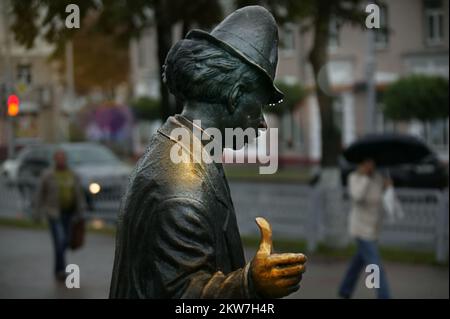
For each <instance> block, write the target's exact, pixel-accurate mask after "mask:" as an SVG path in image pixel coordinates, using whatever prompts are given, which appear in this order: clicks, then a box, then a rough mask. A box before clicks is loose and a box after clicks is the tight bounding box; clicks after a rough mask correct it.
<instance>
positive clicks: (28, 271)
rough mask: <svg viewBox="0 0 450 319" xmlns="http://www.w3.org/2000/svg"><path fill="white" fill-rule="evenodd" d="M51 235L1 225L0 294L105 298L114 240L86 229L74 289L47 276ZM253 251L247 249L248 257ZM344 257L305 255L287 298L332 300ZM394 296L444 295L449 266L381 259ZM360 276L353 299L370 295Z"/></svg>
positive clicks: (75, 257) (74, 258) (75, 259)
mask: <svg viewBox="0 0 450 319" xmlns="http://www.w3.org/2000/svg"><path fill="white" fill-rule="evenodd" d="M50 244H51V242H50V235H49V234H48V233H47V231H44V230H30V229H19V228H13V227H4V226H0V298H107V296H108V291H109V282H110V278H111V271H112V263H113V254H114V238H113V237H112V236H108V235H101V234H92V233H88V235H87V238H86V246H85V247H84V249H82V250H80V251H77V252H70V253H69V255H68V262H69V263H76V264H78V265H79V267H80V273H81V278H80V282H81V283H80V285H81V287H80V288H79V289H67V288H66V287H65V285H64V284H63V283H62V284H61V283H57V282H55V280H54V279H53V276H52V251H51V249H52V247H51V245H50ZM253 253H254V251H253V250H251V249H247V250H246V255H247V257H251V256H252V255H253ZM346 266H347V261H344V260H330V259H324V258H319V257H317V258H314V257H310V258H309V262H308V270H307V273H306V274H305V275H304V279H303V285H302V288H301V289H300V291H299V292H297V293H296V294H294V295H292V296H290V297H291V298H336V290H337V286H338V285H339V282H340V280H341V278H342V275H343V273H344V271H345V268H346ZM385 267H386V271H387V274H388V277H389V280H390V285H391V289H392V294H393V296H394V297H395V298H449V281H448V280H449V269H448V267H435V266H430V265H409V264H403V263H392V262H389V263H386V264H385ZM363 283H364V282H363V280H361V282H360V284H359V288H358V290H357V292H356V295H355V297H356V298H373V296H374V292H373V291H371V290H369V289H367V288H365V286H364V284H363Z"/></svg>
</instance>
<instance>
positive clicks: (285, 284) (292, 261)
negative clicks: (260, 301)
mask: <svg viewBox="0 0 450 319" xmlns="http://www.w3.org/2000/svg"><path fill="white" fill-rule="evenodd" d="M256 223H257V225H258V227H259V229H260V231H261V243H260V245H259V249H258V251H257V252H256V255H255V257H254V258H253V260H252V263H251V276H252V279H253V284H254V287H255V289H256V292H257V293H258V294H259V295H260V296H262V297H265V298H280V297H284V296H287V295H289V294H291V293H293V292H295V291H297V290H298V289H299V288H300V281H301V279H302V274H303V273H304V272H305V270H306V266H305V263H306V256H305V255H303V254H293V253H285V254H272V248H273V244H272V228H271V227H270V224H269V222H268V221H267V220H265V219H264V218H262V217H258V218H256Z"/></svg>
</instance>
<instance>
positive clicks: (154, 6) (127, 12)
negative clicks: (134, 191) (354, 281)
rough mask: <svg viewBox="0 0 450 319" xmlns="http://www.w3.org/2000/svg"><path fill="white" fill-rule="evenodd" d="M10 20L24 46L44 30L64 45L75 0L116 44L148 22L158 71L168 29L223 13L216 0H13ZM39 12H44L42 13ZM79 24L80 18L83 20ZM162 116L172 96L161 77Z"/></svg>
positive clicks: (170, 108) (205, 22)
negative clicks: (152, 30) (95, 16)
mask: <svg viewBox="0 0 450 319" xmlns="http://www.w3.org/2000/svg"><path fill="white" fill-rule="evenodd" d="M11 2H12V5H13V24H12V27H11V30H12V31H13V32H14V34H15V37H16V40H17V41H18V42H19V43H21V44H24V45H25V46H26V47H28V48H29V47H31V46H33V43H34V41H35V39H36V37H37V36H38V35H39V34H40V33H42V32H43V36H44V38H45V39H46V40H47V41H48V42H50V43H54V44H56V45H57V46H58V47H63V45H64V43H65V41H67V40H68V39H70V38H72V37H73V36H74V34H76V33H77V32H78V31H77V29H68V28H65V26H64V21H65V18H66V16H67V13H66V12H65V9H66V6H67V5H69V4H72V3H74V4H76V5H78V6H79V8H80V20H81V21H84V18H85V17H86V15H88V14H89V13H92V11H94V12H97V14H98V19H97V22H96V24H95V26H94V30H97V31H99V32H101V33H102V34H107V35H110V36H113V37H114V38H115V39H116V40H118V41H117V44H118V45H119V44H121V45H125V46H128V43H129V41H130V39H132V38H137V37H139V35H140V34H141V32H142V31H143V30H144V29H145V28H147V27H155V29H156V34H157V56H158V63H159V70H160V74H161V73H162V70H163V65H164V62H165V58H166V56H167V53H168V52H169V50H170V48H171V46H172V42H173V39H172V29H173V27H174V25H175V24H176V23H178V22H181V23H183V25H184V26H183V29H184V30H186V29H187V28H188V27H191V26H194V25H199V26H201V27H203V28H206V27H210V26H211V25H213V24H214V23H215V22H217V21H219V20H220V18H221V17H222V10H221V7H220V5H219V0H199V1H195V2H194V3H191V1H188V0H170V1H169V0H101V1H99V0H78V1H74V0H58V1H52V0H30V1H21V0H11ZM42 14H43V17H40V15H42ZM81 27H82V28H83V24H82V26H81ZM160 95H161V117H162V119H165V118H167V117H168V116H170V115H172V114H174V113H175V112H176V108H175V106H174V105H173V103H171V102H170V99H169V93H168V91H167V88H166V86H165V84H164V83H163V82H162V79H161V77H160Z"/></svg>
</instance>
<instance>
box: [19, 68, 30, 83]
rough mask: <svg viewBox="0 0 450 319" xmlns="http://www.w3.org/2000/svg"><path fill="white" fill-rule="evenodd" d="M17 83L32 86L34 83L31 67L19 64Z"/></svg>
mask: <svg viewBox="0 0 450 319" xmlns="http://www.w3.org/2000/svg"><path fill="white" fill-rule="evenodd" d="M17 81H18V82H19V83H22V84H27V85H30V84H31V81H32V77H31V65H29V64H19V65H18V66H17Z"/></svg>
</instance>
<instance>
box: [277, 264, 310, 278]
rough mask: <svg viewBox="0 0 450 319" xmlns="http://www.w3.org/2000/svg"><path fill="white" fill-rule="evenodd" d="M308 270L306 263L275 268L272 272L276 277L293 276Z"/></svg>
mask: <svg viewBox="0 0 450 319" xmlns="http://www.w3.org/2000/svg"><path fill="white" fill-rule="evenodd" d="M304 272H306V266H305V265H295V266H291V267H283V268H274V269H273V270H272V273H273V275H274V276H276V277H292V276H299V275H300V274H303V273H304Z"/></svg>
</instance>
